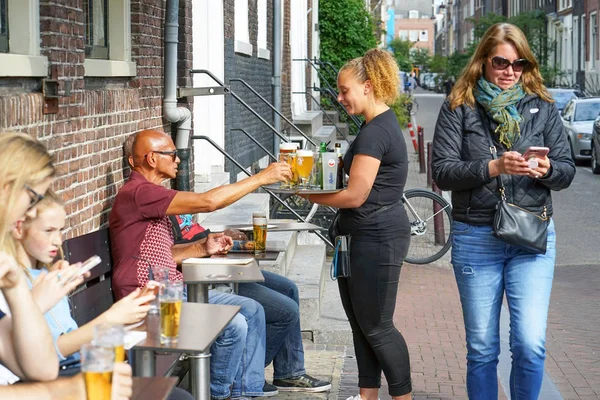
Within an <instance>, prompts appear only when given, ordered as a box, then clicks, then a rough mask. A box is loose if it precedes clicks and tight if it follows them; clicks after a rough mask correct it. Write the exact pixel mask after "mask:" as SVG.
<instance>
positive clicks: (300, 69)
mask: <svg viewBox="0 0 600 400" xmlns="http://www.w3.org/2000/svg"><path fill="white" fill-rule="evenodd" d="M306 1H307V0H293V1H290V11H291V15H290V48H291V56H292V77H291V78H292V79H291V87H292V97H291V99H292V115H293V116H294V117H297V116H299V115H301V114H304V112H305V111H306V95H304V94H294V92H305V91H306V78H305V74H306V62H304V61H294V60H298V59H306V58H308V40H307V38H308V34H307V24H308V19H307V16H306V12H307V7H306V4H307V3H306Z"/></svg>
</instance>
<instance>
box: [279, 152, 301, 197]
mask: <svg viewBox="0 0 600 400" xmlns="http://www.w3.org/2000/svg"><path fill="white" fill-rule="evenodd" d="M297 150H298V143H281V144H280V145H279V162H284V163H287V164H289V165H290V167H291V168H292V179H290V181H289V182H282V183H281V187H282V188H288V189H291V188H293V187H295V186H296V185H297V184H298V173H297V172H296V152H297Z"/></svg>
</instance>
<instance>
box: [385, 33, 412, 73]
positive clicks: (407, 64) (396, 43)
mask: <svg viewBox="0 0 600 400" xmlns="http://www.w3.org/2000/svg"><path fill="white" fill-rule="evenodd" d="M389 46H390V48H391V49H392V53H393V54H394V58H396V62H397V63H398V68H400V70H401V71H410V70H411V68H412V60H411V58H410V49H411V48H412V46H413V44H412V43H411V42H409V41H408V40H402V39H399V38H395V39H393V40H392V41H391V42H390V44H389Z"/></svg>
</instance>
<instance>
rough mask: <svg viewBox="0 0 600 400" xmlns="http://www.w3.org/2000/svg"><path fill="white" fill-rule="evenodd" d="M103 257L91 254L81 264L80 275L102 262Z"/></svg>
mask: <svg viewBox="0 0 600 400" xmlns="http://www.w3.org/2000/svg"><path fill="white" fill-rule="evenodd" d="M101 262H102V259H101V258H100V257H99V256H96V255H94V256H91V257H90V258H88V259H87V260H85V261H84V262H83V264H81V268H80V270H79V275H83V274H85V273H86V272H88V271H89V270H90V269H92V268H94V267H95V266H96V265H98V264H100V263H101Z"/></svg>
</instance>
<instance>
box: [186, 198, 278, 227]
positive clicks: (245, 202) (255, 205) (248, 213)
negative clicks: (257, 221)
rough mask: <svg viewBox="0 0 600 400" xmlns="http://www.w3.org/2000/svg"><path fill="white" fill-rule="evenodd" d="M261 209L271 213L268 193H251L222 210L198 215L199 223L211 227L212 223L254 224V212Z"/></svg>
mask: <svg viewBox="0 0 600 400" xmlns="http://www.w3.org/2000/svg"><path fill="white" fill-rule="evenodd" d="M261 210H264V211H266V212H267V215H269V195H268V194H267V193H250V194H248V195H246V196H244V197H242V198H241V199H239V200H238V201H236V202H235V203H233V204H232V205H230V206H228V207H225V208H223V209H221V210H217V211H213V212H211V213H198V214H196V215H197V218H198V222H199V223H201V224H202V225H203V226H204V227H205V228H210V225H235V224H252V213H253V212H254V211H261Z"/></svg>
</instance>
